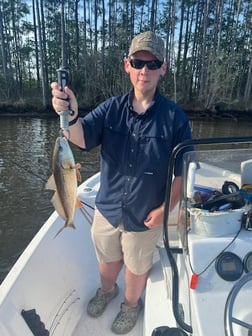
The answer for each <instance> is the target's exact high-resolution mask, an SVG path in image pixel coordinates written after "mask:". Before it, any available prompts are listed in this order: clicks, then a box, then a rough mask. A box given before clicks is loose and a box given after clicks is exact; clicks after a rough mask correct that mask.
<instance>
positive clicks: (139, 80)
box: [124, 51, 167, 94]
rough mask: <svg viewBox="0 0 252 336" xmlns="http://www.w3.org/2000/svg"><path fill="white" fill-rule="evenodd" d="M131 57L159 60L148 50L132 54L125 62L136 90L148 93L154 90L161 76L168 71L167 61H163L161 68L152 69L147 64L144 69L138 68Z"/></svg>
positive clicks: (143, 59)
mask: <svg viewBox="0 0 252 336" xmlns="http://www.w3.org/2000/svg"><path fill="white" fill-rule="evenodd" d="M131 59H133V60H141V61H153V60H157V59H156V57H155V56H154V55H153V54H152V53H150V52H148V51H138V52H136V53H135V54H133V55H132V56H130V58H129V59H126V60H125V63H124V68H125V71H126V72H127V73H128V74H129V76H130V80H131V83H132V85H133V86H134V89H135V90H138V91H140V92H141V93H142V94H144V93H148V92H149V91H151V92H154V91H155V90H156V87H157V84H158V81H159V78H160V77H161V76H163V75H164V74H165V72H166V67H167V66H166V63H163V64H162V65H161V67H160V68H158V69H154V70H150V69H149V68H148V65H147V64H145V65H144V66H143V67H142V69H136V68H134V67H133V66H132V65H131V64H130V60H131ZM138 63H140V62H138Z"/></svg>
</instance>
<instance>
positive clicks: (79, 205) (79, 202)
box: [75, 198, 82, 209]
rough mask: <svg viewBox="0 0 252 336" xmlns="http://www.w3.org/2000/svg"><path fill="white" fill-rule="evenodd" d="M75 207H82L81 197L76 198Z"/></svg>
mask: <svg viewBox="0 0 252 336" xmlns="http://www.w3.org/2000/svg"><path fill="white" fill-rule="evenodd" d="M75 207H76V208H78V209H80V208H82V202H81V200H80V199H79V198H77V199H76V203H75Z"/></svg>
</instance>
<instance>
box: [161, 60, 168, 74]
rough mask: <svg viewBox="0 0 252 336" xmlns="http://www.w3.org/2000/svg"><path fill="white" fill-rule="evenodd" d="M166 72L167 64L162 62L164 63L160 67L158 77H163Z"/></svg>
mask: <svg viewBox="0 0 252 336" xmlns="http://www.w3.org/2000/svg"><path fill="white" fill-rule="evenodd" d="M166 70H167V63H166V62H164V63H163V64H162V65H161V69H160V76H164V75H165V74H166Z"/></svg>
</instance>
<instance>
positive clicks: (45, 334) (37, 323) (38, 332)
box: [21, 309, 49, 336]
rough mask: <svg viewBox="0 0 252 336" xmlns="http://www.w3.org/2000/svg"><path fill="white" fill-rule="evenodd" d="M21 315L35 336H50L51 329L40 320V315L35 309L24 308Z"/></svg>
mask: <svg viewBox="0 0 252 336" xmlns="http://www.w3.org/2000/svg"><path fill="white" fill-rule="evenodd" d="M21 315H22V316H23V318H24V320H25V322H26V323H27V325H28V327H29V328H30V329H31V331H32V333H33V335H34V336H49V331H48V330H46V328H45V325H44V323H43V322H42V321H41V320H40V316H39V315H38V314H37V313H36V310H35V309H30V310H22V312H21Z"/></svg>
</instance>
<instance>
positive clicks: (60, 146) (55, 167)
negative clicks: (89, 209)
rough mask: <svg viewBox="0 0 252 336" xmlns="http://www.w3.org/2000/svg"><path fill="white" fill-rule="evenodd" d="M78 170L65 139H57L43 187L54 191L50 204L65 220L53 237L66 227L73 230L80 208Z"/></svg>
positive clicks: (79, 166)
mask: <svg viewBox="0 0 252 336" xmlns="http://www.w3.org/2000/svg"><path fill="white" fill-rule="evenodd" d="M80 168H81V165H80V164H79V163H77V164H75V160H74V156H73V153H72V150H71V148H70V146H69V143H68V140H67V138H65V137H64V136H60V137H58V138H57V139H56V141H55V145H54V150H53V157H52V175H51V176H50V177H49V179H48V181H47V183H46V186H45V188H46V189H49V190H54V191H55V193H54V195H53V197H52V199H51V202H52V204H53V206H54V208H55V210H56V211H57V213H58V214H59V216H60V217H61V218H63V219H64V220H65V224H64V226H63V227H62V228H61V229H60V230H59V231H58V233H57V234H56V235H55V237H56V236H57V235H58V234H59V233H60V232H61V231H62V230H63V229H64V228H66V227H72V228H74V229H75V225H74V213H75V209H76V208H81V207H82V203H81V201H80V200H79V199H78V198H77V185H78V181H81V174H80V171H79V169H80Z"/></svg>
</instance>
